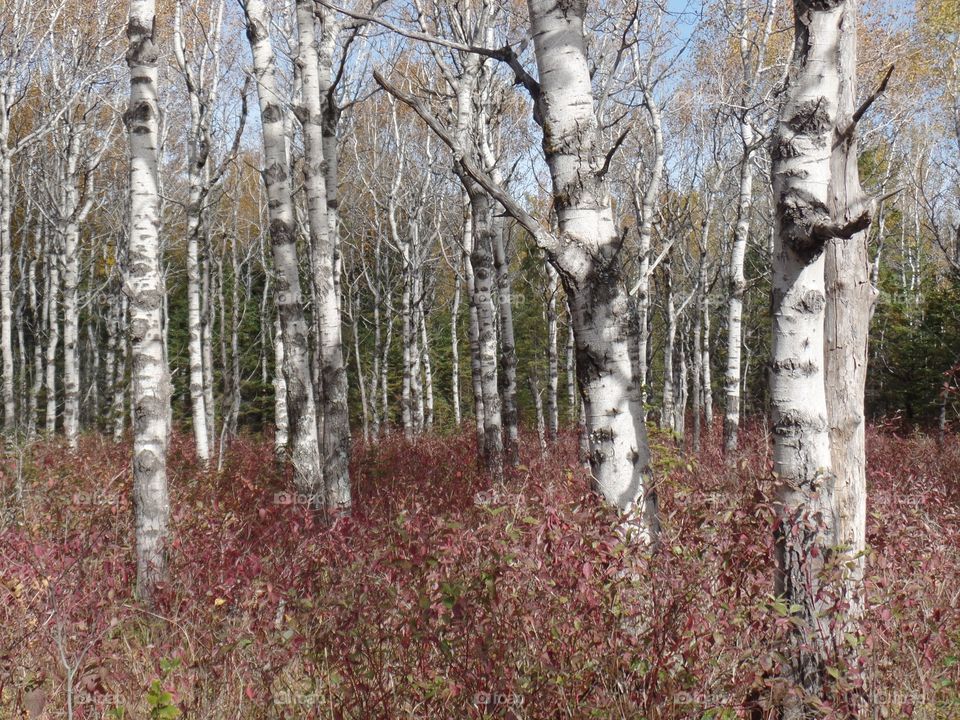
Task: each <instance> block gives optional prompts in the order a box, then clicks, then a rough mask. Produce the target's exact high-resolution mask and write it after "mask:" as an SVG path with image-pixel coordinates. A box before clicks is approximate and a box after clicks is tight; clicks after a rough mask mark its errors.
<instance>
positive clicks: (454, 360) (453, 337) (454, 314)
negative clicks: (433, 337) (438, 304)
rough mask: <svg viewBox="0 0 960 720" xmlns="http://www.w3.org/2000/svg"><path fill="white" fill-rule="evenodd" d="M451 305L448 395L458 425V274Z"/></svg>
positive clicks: (459, 414)
mask: <svg viewBox="0 0 960 720" xmlns="http://www.w3.org/2000/svg"><path fill="white" fill-rule="evenodd" d="M453 282H454V287H453V307H452V308H451V309H450V358H451V360H450V388H451V391H450V395H451V400H452V403H451V404H452V406H453V424H454V425H455V426H457V427H458V428H459V427H460V420H461V410H460V339H459V336H458V335H457V329H458V327H459V320H460V290H461V288H460V275H459V274H456V273H455V274H454V279H453Z"/></svg>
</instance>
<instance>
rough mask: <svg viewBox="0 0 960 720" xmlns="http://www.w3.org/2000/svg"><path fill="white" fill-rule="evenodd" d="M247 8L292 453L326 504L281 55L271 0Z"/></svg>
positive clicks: (297, 470) (316, 499) (304, 489)
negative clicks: (273, 37)
mask: <svg viewBox="0 0 960 720" xmlns="http://www.w3.org/2000/svg"><path fill="white" fill-rule="evenodd" d="M244 10H245V13H246V26H247V39H248V40H249V42H250V51H251V54H252V55H253V66H254V75H255V76H256V80H257V97H258V101H259V105H260V119H261V125H262V134H263V150H264V164H265V168H264V171H263V178H264V182H265V184H266V188H267V197H268V198H269V207H270V241H271V245H272V249H273V265H274V272H275V273H276V298H277V309H278V311H279V314H280V324H281V333H282V336H283V351H284V352H283V372H284V378H285V380H286V385H287V416H288V418H289V425H290V431H291V435H292V443H291V445H292V446H291V448H290V453H289V454H290V460H291V463H292V464H293V469H294V483H295V484H296V486H297V489H298V491H299V492H301V493H303V494H304V495H306V496H307V497H309V498H310V502H311V504H313V505H314V506H316V507H322V506H324V504H325V498H324V495H325V492H324V484H323V474H322V466H321V459H320V445H319V440H318V437H317V412H316V406H315V404H314V391H313V379H312V377H311V372H310V357H309V343H308V333H309V330H308V328H307V322H306V319H305V318H304V312H303V293H302V290H301V286H300V277H299V271H298V265H297V249H296V231H295V226H294V214H293V201H292V188H291V177H290V166H289V163H288V158H287V149H286V135H285V128H284V117H285V115H286V112H285V111H284V107H283V100H282V98H281V97H280V95H279V93H278V92H277V82H276V59H275V57H274V52H273V46H272V44H271V41H270V34H269V30H270V21H269V18H268V15H267V8H266V5H265V3H264V2H263V0H246V2H245V4H244Z"/></svg>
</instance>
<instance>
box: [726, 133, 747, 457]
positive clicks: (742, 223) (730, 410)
mask: <svg viewBox="0 0 960 720" xmlns="http://www.w3.org/2000/svg"><path fill="white" fill-rule="evenodd" d="M740 139H741V141H742V142H743V157H742V158H741V160H740V194H739V203H738V205H737V225H736V230H735V232H734V237H733V250H732V253H731V256H730V299H729V301H728V303H727V370H726V375H725V378H724V380H725V382H724V387H725V395H726V402H725V404H724V409H723V449H724V452H725V453H733V452H734V451H736V449H737V431H738V429H739V427H740V350H741V347H742V345H743V329H742V325H743V294H744V292H745V291H746V287H747V282H746V279H745V277H744V272H743V266H744V260H745V258H746V253H747V239H748V238H749V235H750V209H751V207H752V204H753V151H752V146H753V129H752V128H751V127H750V123H749V121H748V120H746V119H745V118H744V119H743V120H742V121H741V123H740Z"/></svg>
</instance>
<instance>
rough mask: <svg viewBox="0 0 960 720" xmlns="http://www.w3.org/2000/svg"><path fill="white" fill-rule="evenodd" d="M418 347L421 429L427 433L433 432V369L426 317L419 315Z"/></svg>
mask: <svg viewBox="0 0 960 720" xmlns="http://www.w3.org/2000/svg"><path fill="white" fill-rule="evenodd" d="M420 347H421V348H422V350H421V357H422V358H423V402H424V408H425V410H424V416H423V428H424V430H426V431H427V432H430V431H432V430H433V367H432V365H431V364H430V336H429V334H428V333H427V318H426V315H425V314H424V313H423V312H421V313H420Z"/></svg>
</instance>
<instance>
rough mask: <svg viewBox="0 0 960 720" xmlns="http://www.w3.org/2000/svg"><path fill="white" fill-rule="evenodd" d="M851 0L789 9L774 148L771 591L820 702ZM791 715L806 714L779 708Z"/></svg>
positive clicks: (791, 672)
mask: <svg viewBox="0 0 960 720" xmlns="http://www.w3.org/2000/svg"><path fill="white" fill-rule="evenodd" d="M848 7H849V6H848V2H846V1H845V0H831V1H830V2H825V3H824V2H816V3H814V2H807V1H805V0H797V1H796V3H795V5H794V17H795V22H796V26H795V33H796V37H795V45H794V54H793V59H792V62H791V66H790V70H789V84H788V88H787V97H786V100H785V102H784V105H783V107H782V109H781V113H780V118H779V119H778V122H777V125H776V129H775V135H774V138H773V146H772V161H773V165H772V177H773V192H774V201H775V205H776V237H775V240H774V253H773V343H772V358H771V366H770V395H771V410H772V413H771V421H772V428H773V438H774V445H773V460H774V471H775V472H776V474H777V485H776V492H775V501H776V506H777V512H778V516H779V522H778V529H777V533H776V548H777V552H776V556H777V577H776V591H777V593H778V594H780V595H782V596H783V597H784V600H785V601H786V602H787V604H788V607H793V606H796V607H798V608H800V610H799V612H798V613H797V614H796V616H795V618H796V629H795V633H794V644H793V648H792V650H791V652H790V654H789V655H788V658H787V660H788V663H787V673H788V680H790V681H791V682H792V683H794V684H795V685H797V686H799V687H801V688H802V689H803V690H805V691H806V692H807V693H809V694H810V695H813V696H818V695H819V694H820V692H821V690H822V687H823V685H824V683H825V682H826V675H825V662H826V656H827V652H828V651H829V648H830V646H831V645H832V643H831V628H830V627H829V620H830V618H829V617H828V608H827V607H826V602H827V600H826V598H825V596H824V593H822V592H821V589H822V582H823V578H822V577H821V574H822V570H823V567H824V564H825V562H826V560H827V559H828V558H829V556H830V554H831V552H832V549H833V548H834V547H836V545H837V544H838V540H839V537H838V531H839V526H838V518H837V505H836V498H837V494H836V485H835V476H834V474H833V465H832V458H831V447H830V424H829V422H828V415H827V397H826V392H825V388H824V381H825V374H824V349H825V348H824V313H825V309H826V305H827V297H826V286H825V281H824V264H825V256H826V253H825V250H826V249H827V247H828V245H829V244H830V243H831V241H833V240H838V239H841V238H842V239H843V240H844V241H845V242H846V241H849V239H850V238H851V237H854V236H855V235H856V234H857V233H860V232H862V231H863V230H865V229H866V228H867V226H868V225H869V220H870V208H869V207H868V206H867V205H866V204H865V203H864V202H863V201H862V198H856V199H854V201H853V202H852V203H849V204H844V205H843V206H838V205H837V199H836V198H835V197H832V193H831V188H832V187H835V186H836V184H837V183H838V182H842V179H841V178H838V177H835V176H834V174H833V173H834V168H833V165H834V153H833V151H832V148H833V147H834V143H835V142H836V141H837V133H838V129H839V130H840V131H842V130H843V128H842V127H840V126H838V120H839V117H840V115H841V110H840V105H839V100H840V90H841V67H840V61H839V59H840V58H841V57H842V54H841V53H840V48H841V45H842V42H841V38H842V32H841V28H842V27H844V26H845V24H846V23H845V19H846V14H847V12H848ZM782 711H783V715H784V716H785V717H788V718H799V717H806V714H805V713H806V712H807V709H806V708H805V707H804V703H803V702H800V701H798V702H792V701H790V702H787V703H786V704H785V706H784V707H783V708H782Z"/></svg>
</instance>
